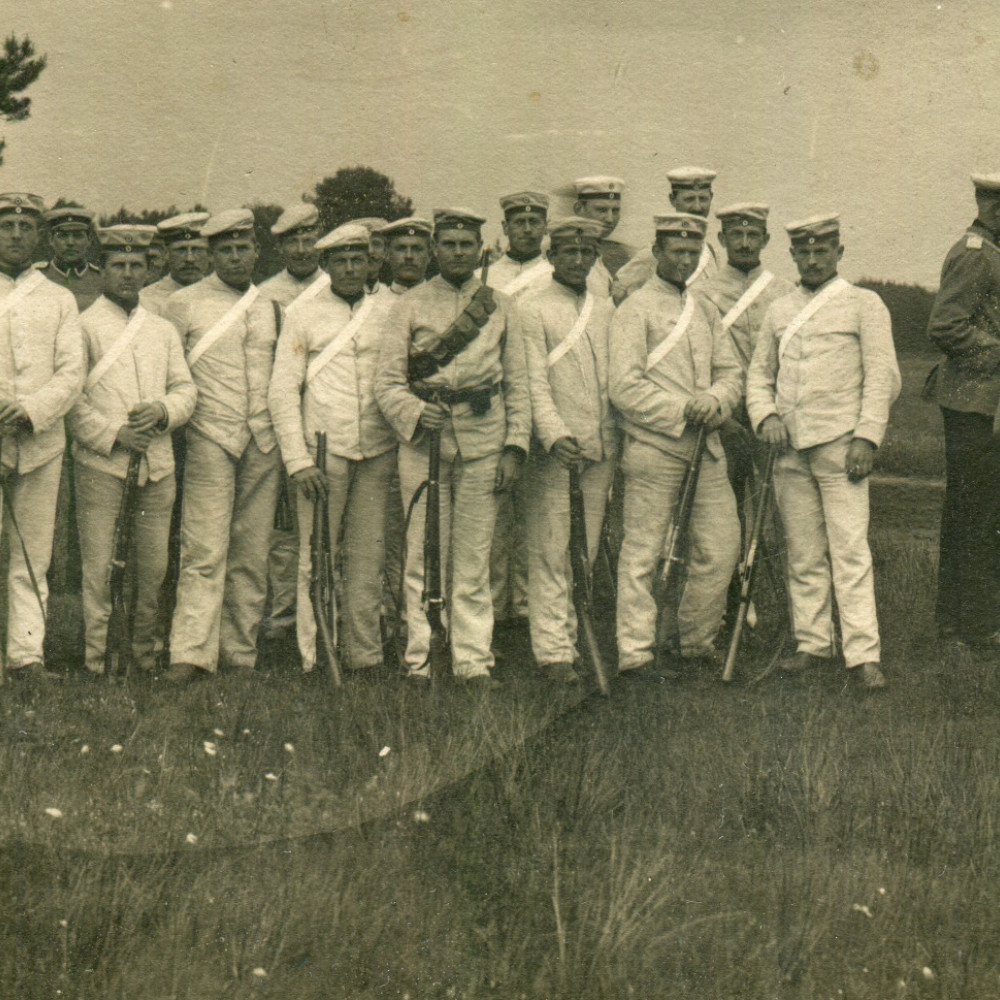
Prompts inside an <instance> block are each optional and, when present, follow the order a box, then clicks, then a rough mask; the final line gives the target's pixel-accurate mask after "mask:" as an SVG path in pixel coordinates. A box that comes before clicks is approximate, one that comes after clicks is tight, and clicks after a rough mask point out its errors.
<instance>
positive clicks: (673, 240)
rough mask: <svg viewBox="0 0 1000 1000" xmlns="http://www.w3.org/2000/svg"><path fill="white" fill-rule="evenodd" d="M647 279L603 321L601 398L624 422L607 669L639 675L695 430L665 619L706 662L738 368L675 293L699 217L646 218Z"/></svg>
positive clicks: (729, 524)
mask: <svg viewBox="0 0 1000 1000" xmlns="http://www.w3.org/2000/svg"><path fill="white" fill-rule="evenodd" d="M655 226H656V242H655V243H654V245H653V255H654V257H655V258H656V261H657V268H656V274H655V276H654V277H652V278H650V279H649V281H647V282H646V284H645V285H643V286H642V287H641V288H640V289H639V290H638V291H637V292H636V293H635V294H634V295H632V296H630V297H629V298H628V299H627V300H626V301H625V302H624V303H623V304H622V305H621V306H620V307H619V309H618V311H617V313H616V314H615V318H614V320H613V321H612V324H611V340H612V342H613V343H614V345H615V348H614V350H613V351H612V352H611V362H610V368H611V376H610V390H611V402H612V403H613V404H614V405H615V406H616V407H617V409H618V411H619V413H620V414H621V416H622V418H623V420H624V427H625V448H624V455H623V458H622V470H623V472H624V475H625V538H624V541H623V543H622V549H621V556H620V558H619V561H618V650H619V660H618V669H619V672H620V673H621V674H623V675H625V676H629V677H641V676H644V675H648V668H649V667H650V666H651V664H652V661H653V655H654V640H655V634H656V601H655V599H654V597H653V575H654V572H655V570H656V567H657V564H658V562H659V560H660V558H661V556H662V553H663V546H664V540H665V538H666V535H667V529H668V527H669V525H670V522H671V518H672V516H673V510H674V506H675V504H676V501H677V494H678V490H679V487H680V483H681V480H682V478H683V476H684V471H685V467H686V465H687V463H688V462H689V460H690V458H691V455H692V451H693V447H694V441H695V437H696V428H697V427H698V426H699V425H701V424H705V425H706V426H707V427H708V428H709V430H711V431H712V432H713V433H711V434H710V435H709V437H708V441H707V445H706V452H705V457H704V460H703V462H702V465H701V475H700V477H699V479H698V488H697V491H696V493H695V499H694V507H693V509H692V514H691V521H690V538H691V554H690V559H689V566H688V578H687V586H686V587H685V589H684V594H683V598H682V600H681V603H680V607H679V608H678V609H677V620H678V626H679V631H680V642H681V656H682V658H683V659H684V660H685V661H695V660H706V659H708V660H712V659H714V649H713V643H714V640H715V637H716V634H717V632H718V630H719V626H720V624H721V622H722V615H723V611H724V610H725V601H726V589H727V587H728V585H729V580H730V578H731V577H732V575H733V569H734V568H735V566H736V560H737V558H738V556H739V544H740V527H739V520H738V519H737V516H736V501H735V499H734V498H733V491H732V488H731V487H730V485H729V480H728V478H727V476H726V457H725V452H724V451H723V448H722V443H721V441H720V440H719V436H718V434H717V433H714V432H715V431H716V429H717V428H718V427H720V426H721V425H722V423H723V421H725V420H726V419H727V418H728V417H729V415H730V414H731V413H732V411H733V409H734V408H735V407H736V406H737V404H738V403H739V399H740V395H741V391H742V379H741V374H740V367H739V364H738V362H737V361H736V359H735V357H734V356H733V350H732V346H731V343H730V339H729V336H728V334H727V332H726V330H725V329H724V328H723V326H722V322H721V320H720V319H719V317H718V315H717V313H716V312H715V310H714V309H713V308H711V307H710V306H709V305H708V304H707V303H706V302H705V301H704V300H703V299H700V298H699V297H698V296H696V295H693V294H691V293H690V292H688V291H687V290H686V283H687V280H688V278H689V277H690V276H691V275H692V274H693V273H694V270H695V268H696V267H697V266H698V259H699V257H700V256H701V250H702V240H703V239H704V236H705V229H706V225H705V220H704V219H703V218H701V216H697V215H690V214H685V213H674V214H670V215H659V216H656V219H655Z"/></svg>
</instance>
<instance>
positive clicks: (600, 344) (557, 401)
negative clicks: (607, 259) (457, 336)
mask: <svg viewBox="0 0 1000 1000" xmlns="http://www.w3.org/2000/svg"><path fill="white" fill-rule="evenodd" d="M601 234H602V228H601V225H600V223H597V222H594V221H593V220H590V219H582V218H569V219H563V220H562V221H560V222H555V223H553V224H552V225H551V226H550V227H549V238H550V245H549V251H548V257H549V261H550V262H551V264H552V267H553V274H552V277H551V278H550V279H549V282H548V285H547V286H546V287H545V288H543V289H541V290H539V291H536V292H530V293H527V294H526V295H525V296H524V297H523V299H522V300H521V301H520V304H519V308H518V312H519V314H520V317H521V324H522V327H523V332H524V349H525V355H526V357H527V363H528V380H529V385H530V388H531V410H532V423H533V426H534V432H535V437H534V439H533V441H532V452H531V455H530V456H529V460H528V467H529V468H530V476H531V482H532V483H533V489H532V491H531V492H530V494H529V498H528V504H527V536H528V581H529V589H528V610H529V615H530V619H531V647H532V652H533V653H534V655H535V660H536V661H537V662H538V664H539V665H540V666H541V667H542V669H543V671H544V672H545V673H546V675H547V676H549V677H550V678H551V679H552V680H554V681H556V682H561V683H567V684H574V683H577V682H578V681H579V680H580V677H579V674H577V672H576V670H575V669H574V667H573V663H574V660H575V659H576V652H575V650H576V625H577V623H576V615H575V613H574V611H573V603H572V590H571V586H570V582H569V573H568V563H569V553H568V548H569V476H568V473H567V469H568V468H569V467H570V466H571V465H580V466H582V472H581V477H580V479H581V486H582V489H583V495H584V509H585V512H586V525H587V545H588V547H589V550H590V551H589V552H588V553H587V555H588V558H589V559H590V561H591V563H593V562H594V560H595V559H596V558H597V550H598V546H599V543H600V537H601V525H602V523H603V521H604V507H605V504H606V502H607V498H608V490H609V489H610V486H611V479H612V476H613V474H614V466H615V459H616V457H617V454H618V439H617V431H616V428H615V418H614V414H613V413H612V410H611V405H610V401H609V399H608V332H609V329H610V325H611V317H612V315H613V314H614V307H613V305H612V303H611V301H610V300H609V299H607V298H604V297H601V298H598V297H596V296H594V295H593V294H592V293H591V292H589V291H587V275H588V274H589V272H590V269H591V267H593V265H594V263H595V262H596V260H597V258H598V254H599V245H600V239H601ZM536 442H537V443H536ZM538 445H540V447H538Z"/></svg>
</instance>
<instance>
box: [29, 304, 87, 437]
mask: <svg viewBox="0 0 1000 1000" xmlns="http://www.w3.org/2000/svg"><path fill="white" fill-rule="evenodd" d="M84 369H85V361H84V356H83V331H82V329H81V327H80V315H79V313H78V312H77V308H76V303H75V302H74V301H73V297H72V296H71V295H70V294H69V293H67V294H66V295H65V296H63V297H62V301H61V302H60V308H59V327H58V329H57V330H56V337H55V349H54V356H53V359H52V377H51V378H50V379H48V381H47V382H46V383H45V384H44V385H43V386H41V388H39V389H37V390H36V391H35V392H32V393H28V394H27V395H25V396H24V397H22V398H20V399H19V400H18V402H19V403H20V404H21V405H22V406H23V407H24V409H25V410H26V411H27V414H28V417H29V418H30V420H31V427H32V430H33V432H34V433H35V434H41V433H42V432H43V431H47V430H48V429H49V428H50V427H53V426H54V425H55V424H56V422H57V421H59V420H62V418H63V417H65V416H66V414H67V413H69V410H70V407H71V406H72V405H73V403H74V402H75V401H76V399H77V397H78V396H79V395H80V393H81V392H82V391H83V379H84Z"/></svg>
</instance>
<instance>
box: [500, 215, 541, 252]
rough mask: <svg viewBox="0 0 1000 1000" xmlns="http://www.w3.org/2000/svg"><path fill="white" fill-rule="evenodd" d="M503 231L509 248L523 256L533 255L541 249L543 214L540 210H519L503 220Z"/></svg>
mask: <svg viewBox="0 0 1000 1000" xmlns="http://www.w3.org/2000/svg"><path fill="white" fill-rule="evenodd" d="M503 231H504V233H505V234H506V236H507V242H508V243H509V244H510V248H511V250H513V251H514V252H515V253H517V254H520V255H521V256H523V257H534V256H536V255H537V254H538V252H539V251H540V250H541V249H542V237H543V236H544V235H545V216H544V215H542V214H541V212H520V213H518V214H516V215H509V216H507V218H506V219H505V220H504V223H503Z"/></svg>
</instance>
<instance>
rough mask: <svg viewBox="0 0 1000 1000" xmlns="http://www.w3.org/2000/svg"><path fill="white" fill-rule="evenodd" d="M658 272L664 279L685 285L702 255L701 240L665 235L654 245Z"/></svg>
mask: <svg viewBox="0 0 1000 1000" xmlns="http://www.w3.org/2000/svg"><path fill="white" fill-rule="evenodd" d="M653 256H654V257H655V258H656V273H657V274H658V275H659V276H660V277H661V278H663V280H664V281H670V282H672V283H673V284H675V285H683V284H685V283H686V282H687V280H688V278H690V277H691V275H692V274H694V271H695V268H696V267H697V266H698V258H699V257H700V256H701V240H698V239H692V238H691V237H690V236H688V237H681V236H665V237H663V238H662V239H660V240H657V242H656V243H655V244H654V245H653Z"/></svg>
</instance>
